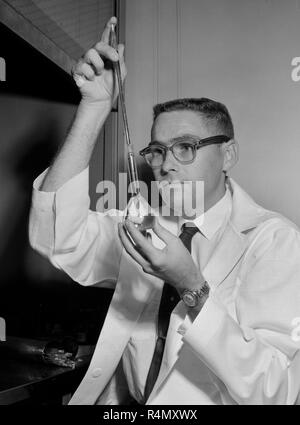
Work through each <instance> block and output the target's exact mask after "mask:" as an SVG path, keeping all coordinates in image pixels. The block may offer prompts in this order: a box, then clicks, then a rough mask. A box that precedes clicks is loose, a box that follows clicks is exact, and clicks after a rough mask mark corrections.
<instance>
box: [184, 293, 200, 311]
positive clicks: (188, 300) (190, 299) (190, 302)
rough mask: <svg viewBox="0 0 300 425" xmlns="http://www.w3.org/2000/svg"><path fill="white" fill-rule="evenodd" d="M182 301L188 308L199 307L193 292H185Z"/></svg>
mask: <svg viewBox="0 0 300 425" xmlns="http://www.w3.org/2000/svg"><path fill="white" fill-rule="evenodd" d="M182 300H183V302H184V303H185V304H186V305H187V306H188V307H195V306H196V305H197V299H196V295H195V294H193V293H192V292H185V293H184V294H183V296H182Z"/></svg>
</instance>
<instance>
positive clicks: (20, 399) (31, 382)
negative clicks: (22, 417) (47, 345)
mask: <svg viewBox="0 0 300 425" xmlns="http://www.w3.org/2000/svg"><path fill="white" fill-rule="evenodd" d="M90 360H91V354H90V355H86V356H82V357H78V358H77V360H76V367H75V369H70V368H66V367H59V366H55V365H48V364H43V363H37V362H31V361H28V360H25V361H21V360H20V359H9V360H8V359H5V361H4V359H0V405H8V404H18V405H23V404H24V405H61V404H67V403H68V401H69V399H70V396H71V394H72V393H73V392H74V391H75V390H76V388H77V386H78V385H79V383H80V381H81V379H82V378H83V376H84V374H85V372H86V370H87V368H88V365H89V362H90Z"/></svg>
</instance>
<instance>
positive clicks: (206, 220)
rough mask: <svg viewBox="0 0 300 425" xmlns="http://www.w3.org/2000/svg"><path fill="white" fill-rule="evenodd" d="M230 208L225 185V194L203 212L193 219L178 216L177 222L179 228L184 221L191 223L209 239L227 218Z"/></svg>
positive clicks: (227, 189)
mask: <svg viewBox="0 0 300 425" xmlns="http://www.w3.org/2000/svg"><path fill="white" fill-rule="evenodd" d="M231 208H232V197H231V193H230V190H229V188H228V186H226V192H225V195H224V196H223V197H222V198H221V199H220V200H219V201H218V202H217V203H216V204H215V205H213V206H212V207H211V208H210V209H209V210H207V211H206V212H205V213H204V214H201V215H200V216H198V217H196V218H195V219H194V220H186V219H184V218H182V217H180V218H179V222H178V224H179V229H181V227H182V225H183V224H184V223H187V222H189V223H193V224H194V225H195V226H196V227H198V229H199V230H200V232H201V233H202V234H203V235H204V236H205V237H206V239H211V238H212V237H213V236H214V235H215V234H216V233H217V231H218V230H219V229H220V228H221V227H222V225H223V223H224V222H225V220H226V221H227V219H228V218H229V216H230V213H231Z"/></svg>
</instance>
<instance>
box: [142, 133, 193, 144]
mask: <svg viewBox="0 0 300 425" xmlns="http://www.w3.org/2000/svg"><path fill="white" fill-rule="evenodd" d="M186 137H190V138H191V139H195V140H201V138H200V137H199V136H195V134H190V133H186V134H182V135H181V136H178V137H174V138H173V139H170V140H168V141H167V142H166V143H168V144H169V145H172V144H173V143H175V142H178V141H180V140H181V139H184V138H186ZM166 143H165V142H160V141H158V140H153V141H151V142H150V143H149V145H148V146H152V145H159V146H165V145H166Z"/></svg>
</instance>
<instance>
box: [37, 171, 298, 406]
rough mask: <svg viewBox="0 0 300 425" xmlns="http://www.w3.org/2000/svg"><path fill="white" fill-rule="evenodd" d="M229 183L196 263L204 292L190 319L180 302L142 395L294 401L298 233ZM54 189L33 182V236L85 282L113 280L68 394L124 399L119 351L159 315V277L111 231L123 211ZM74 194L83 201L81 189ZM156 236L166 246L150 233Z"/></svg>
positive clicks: (196, 400)
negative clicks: (155, 306)
mask: <svg viewBox="0 0 300 425" xmlns="http://www.w3.org/2000/svg"><path fill="white" fill-rule="evenodd" d="M85 178H87V177H85ZM229 183H230V188H231V191H232V197H233V204H232V213H231V217H230V220H229V222H228V225H227V226H226V229H225V231H224V233H223V235H222V238H221V241H220V243H219V244H218V246H217V247H216V249H215V252H214V253H213V255H212V256H211V258H210V260H209V262H208V263H207V265H206V266H205V268H204V269H203V270H202V273H203V275H204V277H205V279H206V280H207V282H208V284H209V286H210V289H211V292H210V297H209V299H208V300H207V302H206V304H205V305H204V307H203V309H202V311H201V312H200V314H199V315H198V316H197V318H196V319H195V320H194V322H193V323H192V322H190V323H189V321H188V315H185V313H186V307H185V306H184V305H183V303H182V302H179V303H178V305H177V307H176V310H177V312H178V314H172V316H171V321H170V326H169V332H168V336H167V341H166V349H165V353H164V359H165V357H167V361H164V360H163V366H162V368H161V371H160V375H159V377H158V380H157V382H156V384H155V386H154V388H153V391H152V393H151V395H150V398H149V400H148V402H147V404H162V405H163V404H174V405H176V404H195V405H197V404H294V403H296V402H297V399H298V394H299V389H300V354H299V353H300V350H299V348H300V342H299V341H298V338H295V337H293V335H295V333H293V326H295V325H294V323H295V322H293V319H295V318H297V317H300V233H299V230H298V229H297V227H296V226H295V225H294V224H293V223H291V222H289V221H288V220H287V219H285V218H284V217H282V216H280V215H279V214H277V213H273V212H271V211H268V210H265V209H263V208H262V207H260V206H259V205H257V204H256V203H255V202H254V201H253V200H252V199H251V198H250V197H249V196H248V195H247V194H246V193H245V192H244V191H243V190H242V189H241V188H240V187H239V186H238V185H237V184H236V183H235V182H234V181H233V180H232V179H229ZM68 184H69V183H68V182H67V183H66V185H65V190H67V186H68ZM60 196H61V195H60V194H59V192H58V193H57V194H55V193H50V194H49V193H45V192H39V191H37V190H35V191H34V194H33V204H32V211H31V215H30V241H31V244H32V246H33V247H34V248H35V249H37V250H38V251H39V252H40V253H42V254H43V255H46V256H47V257H48V258H50V260H51V261H52V263H53V264H54V265H55V266H57V267H60V268H62V269H64V270H65V271H66V272H67V273H68V274H69V275H70V276H72V278H73V279H74V280H76V281H78V282H80V283H81V284H83V285H90V284H98V286H107V287H115V291H114V294H113V297H112V300H111V304H110V306H109V310H108V312H107V316H106V319H105V322H104V324H103V327H102V331H101V334H100V336H99V339H98V342H97V345H96V348H95V352H94V355H93V358H92V360H91V363H90V366H89V368H88V371H87V373H86V375H85V377H84V379H83V380H82V382H81V384H80V386H79V387H78V389H77V391H76V392H75V394H74V395H73V398H72V399H71V402H70V404H122V403H124V400H125V399H126V396H127V393H128V389H127V385H126V379H125V377H124V373H123V371H122V362H121V358H122V353H123V351H124V349H125V347H126V345H127V343H128V341H129V339H130V336H131V334H132V332H133V330H134V329H137V327H139V326H140V327H142V326H143V324H144V323H145V321H146V320H152V321H154V320H155V317H152V318H149V317H147V318H145V317H144V316H143V312H144V308H145V305H146V303H149V302H151V300H153V299H154V298H155V297H157V296H158V295H159V294H160V293H161V288H162V285H163V282H162V281H161V280H159V279H157V278H155V277H153V276H150V275H147V274H145V273H144V272H143V271H142V269H141V267H140V266H138V265H137V264H136V263H135V262H134V261H133V260H132V259H131V258H130V257H129V255H128V254H127V253H126V252H125V251H124V250H122V247H121V245H120V242H119V240H118V236H117V233H116V232H117V224H116V223H117V222H118V221H120V220H121V217H120V216H115V215H114V214H113V212H112V214H111V215H107V216H105V217H104V216H103V215H101V214H99V213H98V214H97V213H92V212H89V214H88V215H82V214H78V215H77V216H76V213H75V212H76V211H77V210H78V211H79V210H80V208H77V207H78V204H77V202H79V201H78V200H76V199H75V198H76V195H75V198H74V199H73V200H72V201H70V202H69V204H68V205H66V202H65V200H64V201H63V200H62V199H61V197H60ZM80 202H83V203H85V204H86V208H88V202H89V200H88V196H87V195H86V196H85V199H82V196H81V199H80ZM60 204H64V209H63V210H62V209H61V206H60ZM95 214H96V215H95ZM70 215H71V216H72V222H71V223H70ZM161 224H162V225H163V226H165V227H166V228H168V229H169V230H170V231H171V232H173V233H175V234H176V232H177V227H176V226H175V227H174V223H170V222H168V220H166V219H164V218H161ZM99 232H100V233H101V232H107V235H108V237H110V236H111V244H110V246H109V247H106V248H105V247H100V248H99V246H98V248H97V250H96V248H95V241H96V239H97V238H99ZM152 241H153V243H154V245H155V246H157V247H158V248H161V247H162V246H163V243H162V241H160V240H159V239H158V238H157V236H156V235H155V234H153V235H152ZM83 247H84V248H83ZM105 249H106V250H110V251H109V252H108V254H107V257H108V258H107V259H106V271H105V272H103V270H102V269H101V264H100V263H99V262H95V258H96V257H97V256H98V257H99V255H100V257H101V258H102V257H103V258H104V257H105V251H104V250H105ZM98 257H97V258H98ZM116 262H117V263H118V264H119V268H118V271H119V273H118V275H117V276H114V275H113V272H112V270H113V269H115V265H116ZM83 264H84V267H83ZM110 268H111V269H110ZM83 270H84V271H83ZM99 276H101V279H99ZM180 317H182V320H180ZM141 329H142V328H141ZM299 333H300V332H299ZM299 339H300V338H299Z"/></svg>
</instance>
